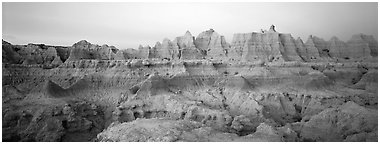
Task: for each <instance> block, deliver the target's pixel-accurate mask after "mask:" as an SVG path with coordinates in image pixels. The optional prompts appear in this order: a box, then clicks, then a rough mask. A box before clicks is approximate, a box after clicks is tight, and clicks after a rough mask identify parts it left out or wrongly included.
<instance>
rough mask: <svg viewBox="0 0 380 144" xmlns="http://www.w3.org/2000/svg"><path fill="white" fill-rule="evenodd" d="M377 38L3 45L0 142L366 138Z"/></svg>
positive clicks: (373, 106)
mask: <svg viewBox="0 0 380 144" xmlns="http://www.w3.org/2000/svg"><path fill="white" fill-rule="evenodd" d="M377 68H378V65H377V43H376V40H374V39H373V37H371V36H366V35H363V34H360V35H355V36H353V37H352V39H351V40H349V41H348V42H343V41H341V40H339V39H338V38H336V37H333V38H332V39H330V40H329V41H325V40H323V39H321V38H318V37H316V36H310V37H309V38H308V40H307V41H306V42H305V43H304V42H303V41H302V40H301V39H300V38H297V39H294V38H293V37H292V36H291V35H290V34H283V33H279V32H277V31H276V30H275V27H274V26H271V28H270V29H269V30H268V31H262V32H259V33H256V32H252V33H244V34H235V35H234V37H233V40H232V42H231V44H229V43H227V42H226V40H225V38H224V37H223V36H222V35H220V34H218V33H217V32H215V31H214V30H212V29H210V30H207V31H205V32H202V33H201V34H199V35H198V36H197V37H194V36H192V35H191V33H190V32H186V33H185V35H184V36H180V37H177V38H175V39H174V40H170V39H167V38H165V39H164V40H163V41H162V42H157V43H156V44H155V45H154V46H153V47H151V46H139V48H138V49H120V50H119V49H117V48H115V47H113V46H108V45H102V46H99V45H96V44H91V43H89V42H87V41H85V40H82V41H79V42H77V43H75V44H74V45H72V46H70V47H61V46H47V45H43V44H28V45H12V44H10V43H8V42H6V41H3V65H2V75H3V77H2V78H3V79H2V82H3V85H2V87H3V92H2V96H3V98H2V99H3V100H2V115H3V117H2V122H3V141H102V142H104V141H191V142H199V141H201V142H204V141H250V142H252V141H254V142H259V141H260V142H261V141H271V142H273V141H275V142H278V141H285V142H289V141H290V142H295V141H377V140H378V139H377V136H378V125H377V119H378V116H377V111H378V96H377V95H378V90H377V85H378V81H377V74H378V70H377Z"/></svg>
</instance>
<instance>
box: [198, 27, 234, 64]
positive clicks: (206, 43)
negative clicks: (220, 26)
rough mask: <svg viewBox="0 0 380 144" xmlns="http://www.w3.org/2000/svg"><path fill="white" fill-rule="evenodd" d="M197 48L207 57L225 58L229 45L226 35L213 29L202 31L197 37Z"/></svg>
mask: <svg viewBox="0 0 380 144" xmlns="http://www.w3.org/2000/svg"><path fill="white" fill-rule="evenodd" d="M195 46H196V48H198V49H200V50H202V52H203V54H204V55H206V59H217V60H225V59H226V58H227V51H228V49H229V45H228V44H227V42H226V40H225V38H224V36H221V35H219V34H218V33H216V32H215V31H214V30H213V29H210V30H207V31H204V32H202V33H200V34H199V35H198V36H197V38H196V39H195Z"/></svg>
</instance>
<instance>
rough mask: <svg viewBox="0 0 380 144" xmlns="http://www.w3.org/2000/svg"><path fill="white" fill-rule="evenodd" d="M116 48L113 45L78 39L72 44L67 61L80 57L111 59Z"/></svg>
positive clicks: (114, 54)
mask: <svg viewBox="0 0 380 144" xmlns="http://www.w3.org/2000/svg"><path fill="white" fill-rule="evenodd" d="M117 50H118V49H116V48H115V47H113V46H111V47H110V46H108V45H102V46H99V45H94V44H91V43H89V42H87V41H86V40H82V41H79V42H77V43H75V44H74V45H73V46H72V49H71V52H70V56H69V58H68V59H67V61H76V60H81V59H98V60H113V59H114V58H115V56H116V53H117Z"/></svg>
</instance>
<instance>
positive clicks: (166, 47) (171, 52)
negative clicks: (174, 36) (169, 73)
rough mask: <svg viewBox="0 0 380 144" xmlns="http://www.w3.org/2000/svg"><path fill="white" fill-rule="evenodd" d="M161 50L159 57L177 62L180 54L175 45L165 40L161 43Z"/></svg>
mask: <svg viewBox="0 0 380 144" xmlns="http://www.w3.org/2000/svg"><path fill="white" fill-rule="evenodd" d="M161 47H162V49H161V50H160V51H159V55H162V57H163V58H170V59H171V60H178V59H179V56H180V53H179V49H178V46H177V44H176V43H174V42H172V41H170V40H169V39H167V38H165V39H164V40H163V41H162V45H161Z"/></svg>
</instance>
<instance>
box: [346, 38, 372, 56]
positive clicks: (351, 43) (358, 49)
mask: <svg viewBox="0 0 380 144" xmlns="http://www.w3.org/2000/svg"><path fill="white" fill-rule="evenodd" d="M365 38H368V37H367V36H364V35H363V34H357V35H353V36H352V37H351V39H350V40H348V41H347V46H348V49H347V54H348V57H350V58H361V57H371V48H370V44H369V43H368V42H367V41H366V40H365ZM371 46H372V47H373V48H372V49H373V50H374V51H373V53H374V52H375V51H376V50H375V49H377V48H374V44H373V43H372V42H371ZM376 52H377V51H376ZM373 55H375V54H373Z"/></svg>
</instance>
